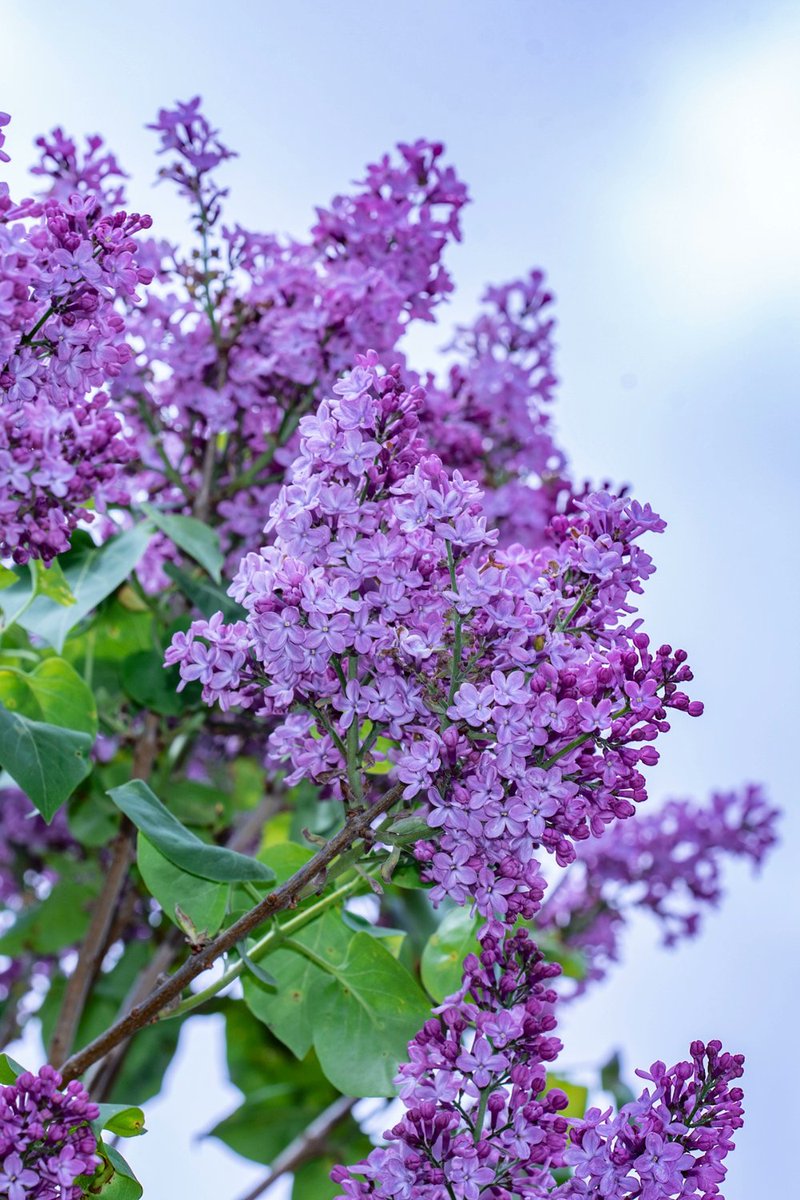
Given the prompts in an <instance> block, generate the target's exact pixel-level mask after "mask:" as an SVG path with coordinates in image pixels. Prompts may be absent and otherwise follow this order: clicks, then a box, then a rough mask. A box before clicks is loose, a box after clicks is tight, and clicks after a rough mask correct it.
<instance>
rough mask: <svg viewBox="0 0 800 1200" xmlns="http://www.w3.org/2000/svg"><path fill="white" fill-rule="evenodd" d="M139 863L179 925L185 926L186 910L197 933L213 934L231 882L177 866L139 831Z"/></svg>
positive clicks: (149, 884)
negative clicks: (215, 880) (209, 877)
mask: <svg viewBox="0 0 800 1200" xmlns="http://www.w3.org/2000/svg"><path fill="white" fill-rule="evenodd" d="M137 864H138V867H139V870H140V871H141V873H142V879H143V880H144V883H145V887H146V888H147V890H148V891H149V892H150V894H151V896H154V897H155V899H156V900H157V901H158V903H159V904H160V905H161V907H162V908H163V910H164V912H165V913H166V915H167V916H168V917H169V919H170V920H171V921H172V922H173V923H174V924H175V925H177V926H178V928H179V929H184V930H185V929H186V922H185V921H184V920H181V917H180V914H185V916H187V917H188V918H189V920H190V921H191V923H192V925H193V926H194V928H195V929H196V930H197V931H198V934H201V933H202V934H206V935H209V936H213V934H215V933H216V932H217V930H218V929H219V928H220V926H221V925H222V922H223V921H224V920H225V912H226V909H227V907H228V895H229V893H230V884H228V883H212V882H211V880H209V879H201V878H200V877H199V876H197V875H190V874H188V873H187V872H186V871H182V870H181V868H180V867H176V866H175V864H174V863H171V862H170V861H169V859H168V858H165V857H164V855H163V854H160V853H159V852H158V850H156V848H155V846H154V845H153V844H152V842H150V841H148V839H147V838H146V837H145V836H144V835H143V834H141V833H140V834H139V838H138V851H137Z"/></svg>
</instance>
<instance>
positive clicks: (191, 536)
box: [143, 504, 224, 583]
mask: <svg viewBox="0 0 800 1200" xmlns="http://www.w3.org/2000/svg"><path fill="white" fill-rule="evenodd" d="M143 508H144V511H145V512H146V513H147V515H148V517H149V518H150V520H151V521H152V522H153V524H154V525H157V526H158V528H159V529H160V530H161V532H162V533H165V534H166V535H167V537H168V538H169V539H170V541H172V542H174V543H175V545H176V546H178V547H179V549H181V550H185V551H186V553H187V554H188V555H189V557H190V558H193V559H194V561H195V562H197V563H199V564H200V566H201V567H204V568H205V570H206V571H208V573H209V575H210V576H211V578H212V579H213V580H214V582H215V583H219V581H220V578H221V573H222V564H223V562H224V559H223V556H222V551H221V550H220V548H219V534H218V533H217V531H216V530H215V529H210V528H209V526H208V525H204V524H203V522H202V521H198V520H197V518H196V517H183V516H178V515H176V514H174V513H165V512H160V511H159V510H158V509H157V508H154V507H153V505H152V504H145V505H143Z"/></svg>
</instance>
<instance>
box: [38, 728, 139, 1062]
mask: <svg viewBox="0 0 800 1200" xmlns="http://www.w3.org/2000/svg"><path fill="white" fill-rule="evenodd" d="M157 748H158V717H156V716H155V715H154V714H153V713H148V714H147V716H146V718H145V727H144V733H143V734H142V736H141V738H140V739H139V741H138V743H137V746H136V750H135V752H134V756H133V766H132V769H131V774H132V776H133V778H134V779H146V778H147V776H148V775H149V774H150V771H151V770H152V767H153V762H154V761H155V756H156V751H157ZM135 835H136V830H135V828H134V827H133V825H132V824H131V822H130V821H129V820H128V819H127V817H125V818H124V819H123V822H122V825H121V827H120V831H119V833H118V834H117V836H116V838H115V839H114V842H113V843H112V854H111V863H110V864H109V866H108V868H107V870H106V874H105V879H104V881H103V888H102V891H101V892H100V895H99V896H98V897H97V900H96V902H95V904H94V907H93V909H92V916H91V919H90V921H89V928H88V929H87V931H86V936H85V938H84V939H83V942H82V944H81V948H80V951H79V953H78V961H77V963H76V964H75V970H74V971H73V972H72V974H71V975H70V977H69V979H68V980H67V986H66V988H65V990H64V999H63V1001H62V1004H61V1010H60V1012H59V1014H58V1020H57V1021H56V1027H55V1029H54V1031H53V1036H52V1039H51V1041H50V1049H49V1060H50V1063H51V1064H52V1065H53V1066H54V1067H57V1068H58V1067H60V1066H61V1065H62V1063H63V1062H64V1060H65V1059H66V1058H67V1056H68V1054H69V1052H70V1050H71V1049H72V1046H73V1043H74V1041H75V1035H76V1033H77V1032H78V1025H79V1023H80V1019H81V1016H82V1015H83V1010H84V1008H85V1006H86V1001H87V999H88V996H89V993H90V991H91V989H92V985H93V983H94V981H95V979H96V978H97V973H98V971H99V970H100V967H101V965H102V962H103V959H104V957H105V954H106V950H107V949H108V945H109V935H110V934H111V932H112V929H113V926H114V917H115V915H116V912H117V906H118V904H119V901H120V897H121V896H122V893H123V890H124V888H125V884H126V883H127V881H128V872H129V871H130V868H131V866H132V864H133V861H134V859H135V857H136V840H135Z"/></svg>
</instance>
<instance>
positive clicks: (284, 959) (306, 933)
mask: <svg viewBox="0 0 800 1200" xmlns="http://www.w3.org/2000/svg"><path fill="white" fill-rule="evenodd" d="M353 936H354V935H353V933H352V931H351V930H349V929H348V928H347V926H346V925H345V924H344V922H343V921H342V919H341V917H340V916H339V914H338V913H337V912H332V911H330V910H328V911H326V912H324V913H323V914H322V916H321V917H318V918H317V919H316V920H315V921H312V922H311V923H310V924H309V925H307V926H306V927H305V929H301V930H299V931H298V932H297V933H296V934H295V935H294V940H295V941H297V942H299V943H300V944H301V945H303V946H305V947H307V949H308V950H310V951H311V952H312V953H313V954H315V955H316V956H317V957H319V958H320V959H322V960H323V961H324V962H326V963H330V966H331V969H335V968H336V967H337V965H338V964H339V963H341V962H343V961H344V960H345V958H346V957H347V950H348V947H349V945H350V942H351V941H352V939H353ZM263 961H264V965H265V966H266V967H267V969H268V971H269V973H270V975H273V976H274V977H275V979H276V980H277V982H278V991H277V992H275V991H274V990H271V989H270V990H268V989H267V988H265V987H262V985H261V984H260V983H259V982H258V980H257V979H255V978H253V977H252V976H248V977H247V978H245V979H244V981H243V989H244V999H245V1003H246V1004H247V1007H248V1008H249V1009H250V1011H251V1012H252V1013H253V1014H254V1015H255V1016H256V1017H258V1019H259V1020H260V1021H263V1022H264V1024H265V1025H266V1026H267V1028H268V1029H270V1030H271V1031H272V1033H274V1035H275V1037H277V1038H280V1040H281V1041H282V1042H283V1043H284V1044H285V1045H287V1046H288V1047H289V1049H290V1050H291V1051H292V1053H293V1054H295V1055H296V1056H297V1057H298V1058H305V1056H306V1054H308V1052H309V1050H310V1049H311V1047H312V1045H313V1043H314V1025H315V1019H316V1010H315V1005H314V1000H313V996H314V986H315V984H319V983H322V984H324V983H325V982H327V978H328V976H327V974H326V972H325V970H323V969H322V968H321V967H319V966H317V964H316V963H314V962H311V961H310V960H309V959H307V958H304V957H303V956H302V955H301V954H298V953H297V952H296V951H294V950H287V949H280V950H275V951H274V952H273V953H272V954H270V955H269V956H268V957H266V958H265V959H264V960H263Z"/></svg>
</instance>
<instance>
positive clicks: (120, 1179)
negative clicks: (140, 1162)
mask: <svg viewBox="0 0 800 1200" xmlns="http://www.w3.org/2000/svg"><path fill="white" fill-rule="evenodd" d="M97 1152H98V1154H99V1155H100V1156H101V1158H102V1159H103V1162H102V1163H101V1164H100V1166H99V1168H98V1170H97V1173H96V1175H95V1177H94V1179H93V1180H92V1181H91V1183H90V1184H89V1187H88V1189H87V1194H88V1195H90V1196H100V1197H101V1200H139V1198H140V1196H141V1195H142V1191H143V1188H142V1185H141V1184H140V1183H139V1180H138V1179H137V1178H136V1176H135V1175H134V1173H133V1171H132V1170H131V1168H130V1167H129V1166H128V1164H127V1163H126V1161H125V1159H124V1158H123V1157H122V1155H121V1154H120V1153H119V1151H118V1150H115V1149H114V1147H113V1146H108V1145H106V1143H105V1142H98V1143H97ZM81 1178H85V1176H81Z"/></svg>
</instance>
